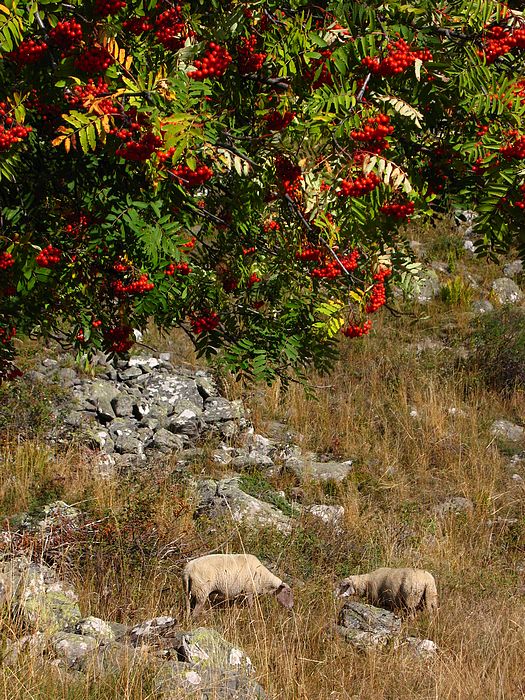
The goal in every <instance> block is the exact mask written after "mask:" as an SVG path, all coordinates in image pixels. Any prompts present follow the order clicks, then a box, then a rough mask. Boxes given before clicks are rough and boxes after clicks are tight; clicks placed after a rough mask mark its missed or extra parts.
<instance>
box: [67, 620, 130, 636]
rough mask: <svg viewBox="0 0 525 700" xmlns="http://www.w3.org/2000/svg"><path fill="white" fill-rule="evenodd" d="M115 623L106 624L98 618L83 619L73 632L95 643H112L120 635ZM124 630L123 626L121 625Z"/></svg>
mask: <svg viewBox="0 0 525 700" xmlns="http://www.w3.org/2000/svg"><path fill="white" fill-rule="evenodd" d="M118 627H119V625H117V623H111V622H106V621H105V620H101V619H100V618H99V617H85V618H84V619H83V620H80V622H78V623H77V625H76V628H75V631H76V633H77V635H84V636H87V637H92V638H93V639H96V640H97V642H113V641H115V640H116V639H117V638H118V637H119V636H122V633H121V634H119V632H118ZM122 627H124V629H125V625H122Z"/></svg>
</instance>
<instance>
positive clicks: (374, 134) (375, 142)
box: [351, 114, 394, 154]
mask: <svg viewBox="0 0 525 700" xmlns="http://www.w3.org/2000/svg"><path fill="white" fill-rule="evenodd" d="M393 131H394V127H393V126H392V125H391V124H390V117H389V116H388V115H387V114H378V115H377V116H376V117H369V118H368V119H367V120H366V122H365V124H364V126H363V128H362V129H361V130H359V131H358V130H357V129H356V130H354V131H352V132H351V136H352V138H353V139H355V140H356V141H361V142H362V143H364V144H366V148H367V150H368V151H369V152H371V153H375V154H379V153H381V152H382V151H385V150H386V149H387V148H389V144H388V142H387V141H386V139H385V136H390V134H392V133H393Z"/></svg>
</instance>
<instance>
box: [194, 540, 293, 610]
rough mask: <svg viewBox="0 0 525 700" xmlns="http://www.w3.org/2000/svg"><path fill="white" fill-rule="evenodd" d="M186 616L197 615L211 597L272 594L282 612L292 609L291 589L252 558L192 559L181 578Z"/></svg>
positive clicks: (232, 556) (230, 597)
mask: <svg viewBox="0 0 525 700" xmlns="http://www.w3.org/2000/svg"><path fill="white" fill-rule="evenodd" d="M182 582H183V585H184V593H185V595H186V609H187V611H188V615H189V614H190V612H193V615H195V616H196V615H198V614H199V613H200V612H201V611H202V609H203V608H204V605H205V603H206V601H207V600H208V598H209V596H210V595H211V594H215V595H217V596H218V597H220V598H221V599H223V600H233V599H234V598H238V597H241V596H242V597H245V598H246V599H247V601H248V603H249V604H250V605H251V604H252V602H253V597H254V596H255V595H261V594H264V593H273V594H275V597H276V598H277V600H278V601H279V603H281V605H283V606H284V607H285V608H288V609H290V608H292V607H293V594H292V590H291V588H290V586H288V585H287V584H286V583H283V581H281V579H280V578H278V577H277V576H274V574H272V572H271V571H268V569H267V568H266V567H265V566H263V564H261V562H260V561H259V560H258V559H257V557H254V556H253V555H252V554H209V555H207V556H204V557H199V558H198V559H193V560H192V561H190V562H188V563H187V564H186V566H185V567H184V571H183V574H182Z"/></svg>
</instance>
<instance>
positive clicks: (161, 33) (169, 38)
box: [155, 5, 195, 51]
mask: <svg viewBox="0 0 525 700" xmlns="http://www.w3.org/2000/svg"><path fill="white" fill-rule="evenodd" d="M155 27H156V29H155V37H156V39H157V41H158V42H159V44H162V45H163V46H164V47H165V48H166V49H169V50H170V51H178V50H179V49H181V48H182V47H183V46H184V43H185V41H186V39H187V38H189V37H192V36H195V32H193V31H192V30H190V29H189V28H188V27H187V26H186V23H185V22H184V18H183V17H182V7H181V6H180V5H176V6H175V7H170V8H169V9H168V10H166V11H165V12H162V13H161V14H160V15H159V16H158V17H157V18H156V20H155Z"/></svg>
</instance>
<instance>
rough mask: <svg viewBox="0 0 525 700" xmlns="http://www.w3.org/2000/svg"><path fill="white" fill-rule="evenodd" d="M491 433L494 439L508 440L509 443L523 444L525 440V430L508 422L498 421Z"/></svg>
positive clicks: (492, 427) (493, 424) (495, 422)
mask: <svg viewBox="0 0 525 700" xmlns="http://www.w3.org/2000/svg"><path fill="white" fill-rule="evenodd" d="M490 432H491V433H492V435H494V437H497V438H502V439H504V440H508V441H509V442H521V441H522V440H523V439H525V428H523V427H522V426H521V425H516V424H515V423H512V422H511V421H508V420H496V421H494V423H492V426H491V428H490Z"/></svg>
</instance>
